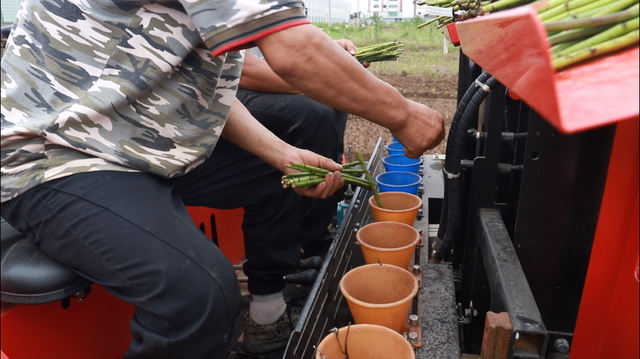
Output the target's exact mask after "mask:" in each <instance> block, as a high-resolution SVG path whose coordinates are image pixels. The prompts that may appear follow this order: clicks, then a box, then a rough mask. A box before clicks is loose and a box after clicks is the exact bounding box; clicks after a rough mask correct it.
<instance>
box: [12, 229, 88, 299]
mask: <svg viewBox="0 0 640 359" xmlns="http://www.w3.org/2000/svg"><path fill="white" fill-rule="evenodd" d="M0 225H1V227H2V237H1V239H2V240H1V242H2V257H1V258H2V259H1V268H0V273H1V278H2V288H1V291H2V298H1V300H2V302H6V303H15V304H42V303H48V302H53V301H57V300H61V299H65V298H68V297H70V296H72V295H74V294H75V293H77V292H79V291H81V290H83V289H85V288H88V287H90V286H91V284H92V282H91V281H89V280H87V279H85V278H84V277H82V276H80V275H78V274H77V273H76V272H74V271H73V270H71V268H69V267H67V266H65V265H64V264H62V263H60V262H58V261H56V260H54V259H52V258H51V257H49V256H47V255H46V254H45V253H43V252H42V251H40V249H39V248H38V247H37V246H35V245H33V244H32V243H31V241H30V240H29V239H28V238H27V236H25V235H24V234H22V233H20V232H18V231H17V230H16V229H14V228H13V227H11V225H10V224H9V223H7V222H6V221H5V220H4V219H3V220H2V221H1V223H0Z"/></svg>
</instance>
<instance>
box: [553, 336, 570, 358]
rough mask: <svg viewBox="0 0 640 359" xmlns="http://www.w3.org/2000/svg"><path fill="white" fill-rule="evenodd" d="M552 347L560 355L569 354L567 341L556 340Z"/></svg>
mask: <svg viewBox="0 0 640 359" xmlns="http://www.w3.org/2000/svg"><path fill="white" fill-rule="evenodd" d="M553 346H554V347H555V348H556V350H558V351H559V352H560V353H562V354H567V353H568V352H569V348H570V346H569V341H568V340H566V339H558V340H556V341H555V342H554V343H553Z"/></svg>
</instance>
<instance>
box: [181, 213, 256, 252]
mask: <svg viewBox="0 0 640 359" xmlns="http://www.w3.org/2000/svg"><path fill="white" fill-rule="evenodd" d="M187 210H188V211H189V214H190V215H191V219H193V222H194V223H195V224H196V226H198V227H200V226H202V227H204V233H205V234H206V235H207V237H209V238H211V239H212V238H213V235H212V227H211V218H212V216H213V218H215V224H216V235H217V237H218V247H219V248H220V250H221V251H222V253H224V255H225V256H227V258H228V259H229V261H231V263H234V264H237V263H239V262H240V261H241V260H242V258H243V257H244V233H243V232H242V221H243V219H244V209H242V208H235V209H228V210H222V209H214V208H207V207H191V206H187Z"/></svg>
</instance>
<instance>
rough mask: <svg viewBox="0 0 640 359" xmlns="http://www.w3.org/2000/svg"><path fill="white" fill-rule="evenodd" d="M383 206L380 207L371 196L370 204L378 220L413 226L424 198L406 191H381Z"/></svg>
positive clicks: (374, 216)
mask: <svg viewBox="0 0 640 359" xmlns="http://www.w3.org/2000/svg"><path fill="white" fill-rule="evenodd" d="M380 201H382V207H384V208H380V207H378V204H377V203H376V199H375V197H374V196H371V197H370V198H369V206H370V207H371V212H372V213H373V218H374V219H375V220H376V222H387V221H390V222H400V223H406V224H408V225H410V226H413V223H415V221H416V216H417V215H418V210H419V209H420V208H422V199H421V198H420V197H418V196H416V195H413V194H410V193H405V192H384V193H380Z"/></svg>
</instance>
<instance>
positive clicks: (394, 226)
mask: <svg viewBox="0 0 640 359" xmlns="http://www.w3.org/2000/svg"><path fill="white" fill-rule="evenodd" d="M356 240H357V241H358V243H360V248H361V249H362V254H363V255H364V260H365V262H366V263H367V264H374V263H378V261H380V263H384V264H392V265H395V266H398V267H402V268H405V269H407V268H408V267H409V263H410V262H411V257H412V256H413V252H414V251H415V249H416V245H417V244H418V241H419V240H420V233H419V232H418V230H417V229H415V228H413V227H411V226H410V225H408V224H405V223H400V222H374V223H371V224H368V225H366V226H364V227H362V228H360V230H359V231H358V232H357V233H356Z"/></svg>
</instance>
